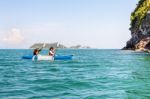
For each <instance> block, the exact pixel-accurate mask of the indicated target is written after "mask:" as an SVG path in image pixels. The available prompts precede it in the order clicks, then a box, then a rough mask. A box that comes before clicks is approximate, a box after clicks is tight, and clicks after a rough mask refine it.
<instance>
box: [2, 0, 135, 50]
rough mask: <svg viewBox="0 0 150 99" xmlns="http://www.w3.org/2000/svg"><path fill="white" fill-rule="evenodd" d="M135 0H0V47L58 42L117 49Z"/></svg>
mask: <svg viewBox="0 0 150 99" xmlns="http://www.w3.org/2000/svg"><path fill="white" fill-rule="evenodd" d="M137 2H138V0H0V49H9V48H12V49H14V48H15V49H21V48H29V47H30V46H31V45H32V44H34V43H53V42H59V43H61V44H64V45H66V46H68V47H69V46H72V45H77V44H81V45H83V46H90V47H92V48H100V49H116V48H117V49H120V48H122V47H124V46H125V45H126V41H127V40H129V39H130V37H131V35H130V34H131V33H130V31H129V27H130V14H131V12H132V11H133V10H134V9H135V7H136V4H137Z"/></svg>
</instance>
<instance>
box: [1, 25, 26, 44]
mask: <svg viewBox="0 0 150 99" xmlns="http://www.w3.org/2000/svg"><path fill="white" fill-rule="evenodd" d="M23 40H24V37H23V35H22V34H21V32H20V29H17V28H12V29H11V31H10V33H9V34H7V35H6V36H4V37H2V41H3V42H4V43H8V44H20V43H21V42H22V41H23Z"/></svg>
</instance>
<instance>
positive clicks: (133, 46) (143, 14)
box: [123, 0, 150, 51]
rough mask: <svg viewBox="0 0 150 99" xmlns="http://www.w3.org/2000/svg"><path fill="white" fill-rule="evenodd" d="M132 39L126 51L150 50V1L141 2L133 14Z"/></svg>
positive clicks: (141, 0) (143, 0)
mask: <svg viewBox="0 0 150 99" xmlns="http://www.w3.org/2000/svg"><path fill="white" fill-rule="evenodd" d="M130 31H131V39H130V40H129V41H127V44H126V46H125V47H124V48H123V49H125V50H139V51H148V50H150V0H140V1H139V3H138V5H137V7H136V9H135V11H134V12H133V13H132V14H131V27H130Z"/></svg>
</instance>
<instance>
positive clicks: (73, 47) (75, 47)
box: [30, 42, 91, 49]
mask: <svg viewBox="0 0 150 99" xmlns="http://www.w3.org/2000/svg"><path fill="white" fill-rule="evenodd" d="M42 47H43V48H44V49H49V48H50V47H54V48H60V49H89V48H91V47H90V46H82V45H74V46H70V47H67V46H65V45H63V44H60V43H58V42H55V43H35V44H33V45H32V46H31V47H30V48H31V49H35V48H42Z"/></svg>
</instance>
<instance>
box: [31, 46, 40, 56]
mask: <svg viewBox="0 0 150 99" xmlns="http://www.w3.org/2000/svg"><path fill="white" fill-rule="evenodd" d="M40 51H41V49H39V48H36V49H34V51H33V55H38V54H39V52H40Z"/></svg>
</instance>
